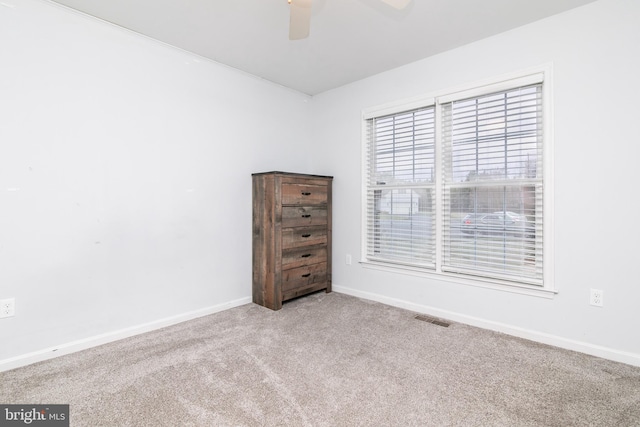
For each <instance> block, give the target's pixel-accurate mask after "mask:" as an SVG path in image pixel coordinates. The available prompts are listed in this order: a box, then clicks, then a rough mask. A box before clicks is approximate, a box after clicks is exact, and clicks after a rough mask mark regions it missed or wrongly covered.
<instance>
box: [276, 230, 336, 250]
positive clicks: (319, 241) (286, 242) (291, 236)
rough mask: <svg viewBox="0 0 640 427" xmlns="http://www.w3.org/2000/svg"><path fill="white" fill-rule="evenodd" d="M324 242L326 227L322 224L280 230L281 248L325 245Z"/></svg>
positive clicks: (325, 240)
mask: <svg viewBox="0 0 640 427" xmlns="http://www.w3.org/2000/svg"><path fill="white" fill-rule="evenodd" d="M326 243H327V227H324V226H320V227H298V228H285V229H283V230H282V249H291V248H299V247H301V246H312V245H325V244H326Z"/></svg>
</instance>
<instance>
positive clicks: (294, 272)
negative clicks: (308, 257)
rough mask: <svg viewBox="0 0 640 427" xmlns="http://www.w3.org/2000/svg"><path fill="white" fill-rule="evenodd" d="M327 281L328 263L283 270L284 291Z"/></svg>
mask: <svg viewBox="0 0 640 427" xmlns="http://www.w3.org/2000/svg"><path fill="white" fill-rule="evenodd" d="M326 281H327V263H326V262H321V263H318V264H312V265H307V266H304V267H298V268H291V269H289V270H282V292H283V293H284V292H287V291H290V290H292V289H296V288H302V287H305V286H308V285H311V284H313V283H323V282H326Z"/></svg>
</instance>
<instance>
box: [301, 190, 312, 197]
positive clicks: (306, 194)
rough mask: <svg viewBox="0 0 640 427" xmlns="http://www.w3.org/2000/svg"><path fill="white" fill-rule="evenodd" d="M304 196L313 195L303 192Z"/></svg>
mask: <svg viewBox="0 0 640 427" xmlns="http://www.w3.org/2000/svg"><path fill="white" fill-rule="evenodd" d="M302 195H303V196H310V195H311V193H309V192H306V191H303V192H302Z"/></svg>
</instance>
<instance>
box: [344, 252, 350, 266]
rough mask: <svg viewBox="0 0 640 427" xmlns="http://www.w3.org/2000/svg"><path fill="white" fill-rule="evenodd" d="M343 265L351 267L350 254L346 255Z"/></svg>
mask: <svg viewBox="0 0 640 427" xmlns="http://www.w3.org/2000/svg"><path fill="white" fill-rule="evenodd" d="M344 263H345V264H347V265H351V254H347V256H346V257H345V259H344Z"/></svg>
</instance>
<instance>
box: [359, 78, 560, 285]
mask: <svg viewBox="0 0 640 427" xmlns="http://www.w3.org/2000/svg"><path fill="white" fill-rule="evenodd" d="M544 85H545V83H544V74H543V73H537V74H534V75H528V76H524V77H520V78H517V79H512V80H509V81H505V82H500V83H497V84H494V85H490V86H483V87H481V88H477V89H475V88H472V89H470V90H467V91H464V92H457V93H452V94H446V93H445V94H441V95H439V96H436V97H434V98H431V99H427V100H424V101H413V102H412V103H411V104H405V105H394V106H391V107H384V108H382V109H376V110H371V111H368V112H365V125H366V126H365V128H366V132H365V144H366V159H365V162H364V163H365V171H364V173H365V177H364V178H365V193H366V195H365V206H366V208H365V224H366V225H365V229H364V232H365V239H364V248H363V258H364V261H365V262H367V263H375V264H377V265H387V266H396V267H399V268H410V269H412V270H413V271H416V270H418V271H425V272H431V273H436V274H439V275H443V276H447V277H458V278H463V279H469V280H472V281H473V280H476V281H477V280H480V281H484V282H492V283H497V284H505V285H511V286H513V285H516V286H522V287H528V288H540V289H547V290H550V289H551V285H550V283H545V268H544V266H545V263H544V259H545V255H546V252H545V240H547V239H548V238H549V237H548V236H547V235H546V234H548V233H545V232H546V230H547V227H546V224H545V218H548V217H549V216H548V215H545V212H544V209H545V208H547V207H546V206H545V200H546V199H545V193H544V191H545V185H546V184H547V181H549V180H550V179H549V176H550V175H549V172H548V171H547V170H546V168H545V163H546V162H545V150H547V149H548V148H547V147H548V146H549V142H548V141H546V140H545V139H546V135H548V132H545V125H546V124H545V117H546V116H545V111H544V110H545V109H544V105H545V103H544V102H543V101H544V96H545V91H544ZM547 191H550V190H547ZM547 200H548V199H547Z"/></svg>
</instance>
